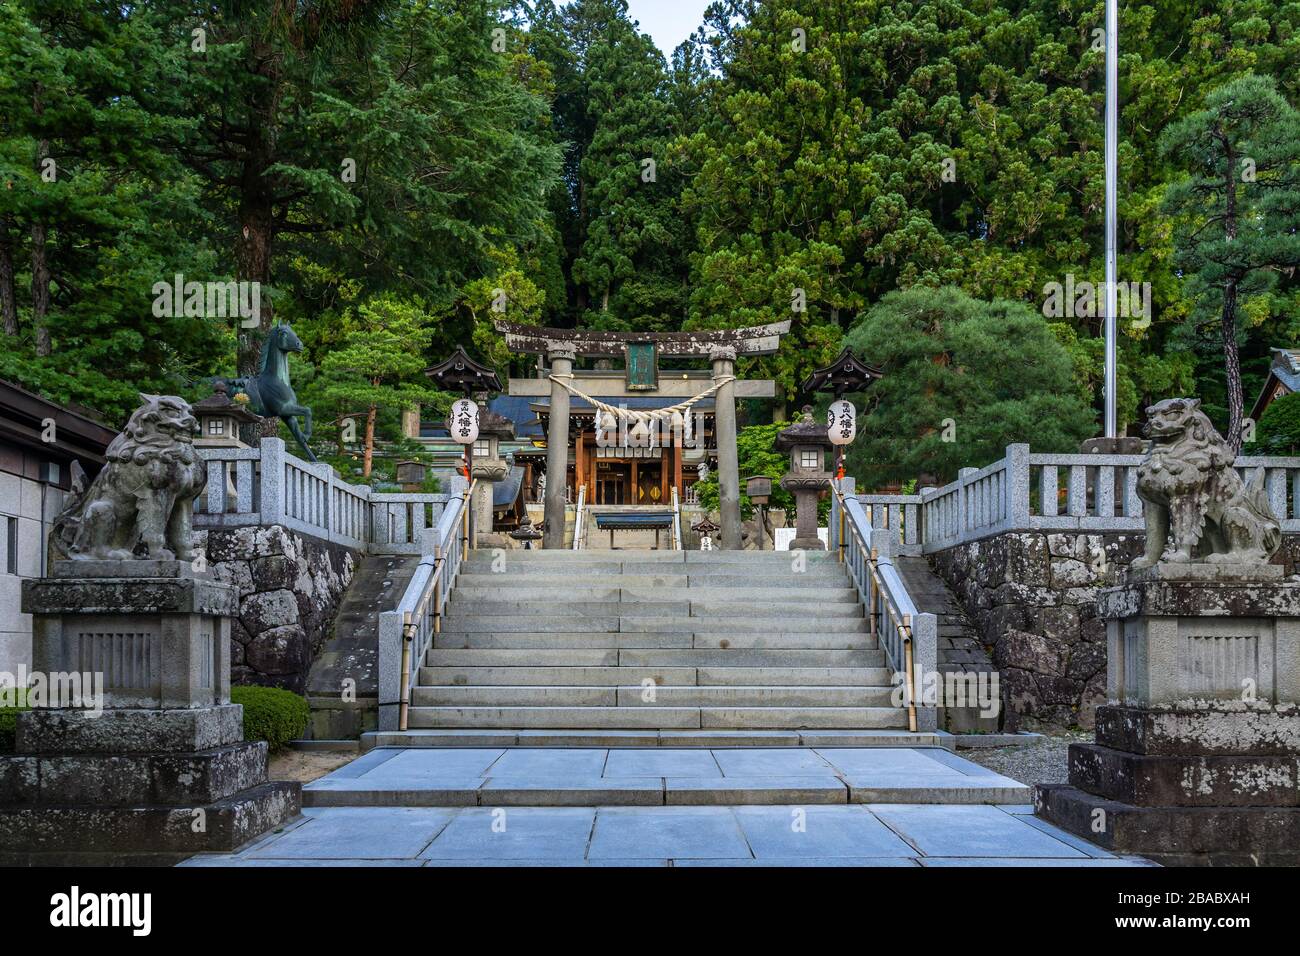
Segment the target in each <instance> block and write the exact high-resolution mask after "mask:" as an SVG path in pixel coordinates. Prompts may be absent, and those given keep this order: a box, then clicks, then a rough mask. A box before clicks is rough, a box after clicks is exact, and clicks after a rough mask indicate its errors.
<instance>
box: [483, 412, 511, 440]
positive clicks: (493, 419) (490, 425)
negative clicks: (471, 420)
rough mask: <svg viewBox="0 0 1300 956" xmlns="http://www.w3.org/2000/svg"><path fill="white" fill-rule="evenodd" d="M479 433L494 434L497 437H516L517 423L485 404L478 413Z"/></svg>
mask: <svg viewBox="0 0 1300 956" xmlns="http://www.w3.org/2000/svg"><path fill="white" fill-rule="evenodd" d="M478 433H479V434H480V435H493V436H495V437H497V438H514V437H515V423H514V422H512V421H511V420H510V419H508V418H506V417H505V416H504V415H498V414H497V413H496V412H494V411H492V409H491V408H488V407H486V406H484V407H483V408H482V409H480V410H479V414H478Z"/></svg>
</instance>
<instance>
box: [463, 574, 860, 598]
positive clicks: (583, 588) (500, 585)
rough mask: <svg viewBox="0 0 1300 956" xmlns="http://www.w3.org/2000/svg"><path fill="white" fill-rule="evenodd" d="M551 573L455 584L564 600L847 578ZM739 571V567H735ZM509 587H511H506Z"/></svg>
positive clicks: (468, 577)
mask: <svg viewBox="0 0 1300 956" xmlns="http://www.w3.org/2000/svg"><path fill="white" fill-rule="evenodd" d="M547 570H548V573H545V574H543V573H537V574H530V575H528V576H527V577H522V578H520V577H513V576H503V575H500V574H491V573H488V574H480V573H476V572H473V571H468V572H462V573H461V575H460V576H458V577H457V579H456V588H457V589H460V588H461V587H468V588H494V589H496V591H497V593H498V594H502V595H505V594H510V593H512V591H513V587H514V585H515V584H517V583H519V582H520V581H524V582H526V584H525V585H524V586H526V587H532V588H543V589H545V590H547V591H548V592H549V597H550V600H552V601H563V600H565V599H566V598H577V597H579V596H582V597H585V596H586V595H587V594H589V593H590V592H591V591H593V590H597V589H599V588H612V587H615V586H617V587H620V588H649V589H652V590H656V591H657V590H659V589H661V588H687V587H689V588H696V587H717V588H731V587H738V588H740V587H743V588H754V587H762V588H763V589H765V590H768V589H779V590H796V591H802V590H804V589H805V588H826V587H833V588H843V587H845V586H846V582H847V578H846V577H845V575H844V574H843V573H842V572H839V573H834V574H816V573H813V572H812V571H809V572H806V573H804V574H762V573H759V569H754V570H753V571H751V572H750V573H748V574H741V573H729V572H728V573H718V574H698V573H696V572H694V571H691V572H690V573H687V574H666V573H636V574H609V575H585V574H584V575H579V574H565V573H563V572H552V571H550V569H547ZM736 570H737V572H739V570H740V569H739V568H737V569H736ZM507 589H510V590H507Z"/></svg>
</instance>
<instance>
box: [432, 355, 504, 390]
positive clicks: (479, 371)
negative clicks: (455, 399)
mask: <svg viewBox="0 0 1300 956" xmlns="http://www.w3.org/2000/svg"><path fill="white" fill-rule="evenodd" d="M424 374H425V375H427V376H429V378H431V379H432V380H433V384H435V385H437V386H438V387H439V388H441V389H443V390H444V391H447V392H462V393H464V394H465V396H466V397H468V396H469V395H470V394H472V393H473V392H499V391H501V390H502V386H501V379H499V378H497V373H496V372H495V371H494V370H493V369H490V368H488V367H487V366H486V365H482V364H480V363H478V362H476V361H474V360H473V359H472V358H470V357H469V355H468V354H467V353H466V352H465V348H464V347H463V346H460V345H458V346H456V351H454V352H452V353H451V357H450V358H448V359H447V360H446V361H443V362H439V363H438V364H437V365H430V366H429V367H428V368H426V369H425V370H424Z"/></svg>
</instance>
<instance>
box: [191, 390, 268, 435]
mask: <svg viewBox="0 0 1300 956" xmlns="http://www.w3.org/2000/svg"><path fill="white" fill-rule="evenodd" d="M229 393H230V383H229V382H226V381H225V380H224V379H217V380H216V381H215V382H213V383H212V394H211V395H209V396H208V397H207V398H205V399H203V401H201V402H195V403H194V404H193V405H191V406H190V407H191V408H192V409H193V410H194V413H195V414H196V415H226V416H228V417H230V418H233V419H234V420H235V421H237V422H241V423H243V424H246V425H255V424H257V423H258V422H260V421H261V420H262V418H261V416H259V415H254V414H253V413H252V412H251V411H250V410H249V409H248V406H246V405H245V404H244V403H242V402H236V401H235V400H233V399H232V398H231V397H230V394H229Z"/></svg>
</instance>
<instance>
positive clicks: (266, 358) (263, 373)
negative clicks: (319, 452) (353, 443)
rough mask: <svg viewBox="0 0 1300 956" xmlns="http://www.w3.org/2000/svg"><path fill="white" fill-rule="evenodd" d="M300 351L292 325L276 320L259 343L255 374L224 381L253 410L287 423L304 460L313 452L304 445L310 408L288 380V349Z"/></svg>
mask: <svg viewBox="0 0 1300 956" xmlns="http://www.w3.org/2000/svg"><path fill="white" fill-rule="evenodd" d="M301 351H302V341H301V340H300V339H299V338H298V336H297V335H295V334H294V331H293V329H292V328H290V327H289V326H288V325H286V324H285V323H283V322H277V323H276V324H275V325H273V326H272V327H271V330H270V331H269V332H267V334H266V341H265V342H263V343H262V357H261V360H260V361H259V362H258V366H257V369H258V371H257V375H255V376H253V377H251V378H232V379H229V380H228V381H229V383H230V386H231V390H232V391H234V392H243V393H244V394H245V395H247V396H248V404H249V405H250V406H251V407H252V409H253V411H255V412H256V413H257V414H259V415H262V416H264V417H275V418H278V419H280V420H281V421H282V422H284V423H285V424H286V425H288V426H289V431H290V432H291V433H292V434H293V437H294V438H295V439H296V440H297V442H298V446H299V447H300V448H301V449H302V451H303V454H304V455H306V456H307V460H308V461H315V460H316V456H315V455H313V454H312V452H311V449H310V448H308V447H307V440H308V439H309V438H311V409H310V408H308V407H307V406H306V405H300V404H298V396H297V395H295V394H294V393H293V386H291V385H290V384H289V353H290V352H301ZM299 418H301V419H302V420H303V424H302V427H301V428H300V427H299V426H298V419H299Z"/></svg>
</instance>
